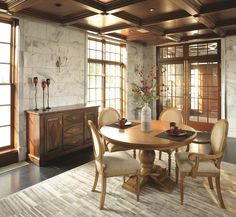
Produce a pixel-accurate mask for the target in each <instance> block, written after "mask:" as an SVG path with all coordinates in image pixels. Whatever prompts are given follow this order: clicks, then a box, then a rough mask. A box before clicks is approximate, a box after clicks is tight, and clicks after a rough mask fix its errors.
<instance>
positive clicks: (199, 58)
mask: <svg viewBox="0 0 236 217" xmlns="http://www.w3.org/2000/svg"><path fill="white" fill-rule="evenodd" d="M204 43H207V44H210V43H217V49H216V51H217V52H215V54H212V53H211V51H210V52H209V51H208V50H207V51H204V52H205V55H202V54H201V55H198V51H197V55H196V56H191V55H190V54H189V47H190V46H191V45H196V44H197V45H198V44H204ZM177 46H183V56H182V57H175V56H174V57H173V56H172V55H169V57H168V58H162V56H163V48H166V47H177ZM207 49H209V48H207ZM173 50H174V49H173ZM209 53H210V54H209ZM203 62H208V63H210V64H211V63H212V62H217V63H218V96H219V100H218V116H217V118H218V119H220V117H221V104H220V103H221V100H220V95H221V94H220V92H221V85H220V84H221V73H220V63H221V41H220V40H209V41H201V42H191V43H184V44H174V45H165V46H159V47H157V62H156V64H157V66H158V67H159V66H161V65H164V64H180V63H183V65H184V68H185V67H187V70H188V68H189V67H190V65H191V64H192V63H198V64H199V63H200V64H201V63H203ZM159 68H160V69H161V67H159ZM159 76H160V71H159V70H158V72H157V77H159ZM189 76H190V75H188V74H186V76H185V78H184V82H185V84H187V83H189V82H190V79H189ZM159 86H161V84H159ZM187 86H189V88H190V83H189V84H188V85H187ZM189 88H187V89H186V88H185V89H184V91H185V94H186V93H189V91H190V89H189ZM160 91H162V90H161V89H159V88H158V89H157V92H158V93H159V94H160ZM156 108H157V115H158V114H160V112H161V108H160V106H159V102H157V106H156ZM189 109H190V108H189V107H185V108H184V110H183V111H182V112H183V114H184V115H185V117H186V120H188V118H189V116H188V113H189ZM194 127H196V128H198V127H199V128H200V125H199V126H194ZM210 129H211V126H210V125H209V126H208V125H207V126H206V130H210Z"/></svg>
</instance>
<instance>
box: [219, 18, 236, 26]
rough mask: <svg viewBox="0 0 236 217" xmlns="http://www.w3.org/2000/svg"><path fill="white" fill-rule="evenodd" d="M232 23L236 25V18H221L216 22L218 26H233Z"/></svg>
mask: <svg viewBox="0 0 236 217" xmlns="http://www.w3.org/2000/svg"><path fill="white" fill-rule="evenodd" d="M231 25H236V18H233V19H227V20H219V21H217V22H216V26H217V27H221V26H231Z"/></svg>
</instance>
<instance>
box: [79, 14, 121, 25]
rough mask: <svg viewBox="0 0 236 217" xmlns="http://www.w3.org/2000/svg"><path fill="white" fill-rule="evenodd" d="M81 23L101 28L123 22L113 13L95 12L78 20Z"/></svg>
mask: <svg viewBox="0 0 236 217" xmlns="http://www.w3.org/2000/svg"><path fill="white" fill-rule="evenodd" d="M80 22H81V23H85V24H88V25H91V26H96V27H98V28H103V27H106V26H112V25H117V24H121V23H123V22H122V20H121V19H120V18H118V17H115V16H113V15H102V14H97V15H94V16H91V17H87V18H84V19H81V20H80Z"/></svg>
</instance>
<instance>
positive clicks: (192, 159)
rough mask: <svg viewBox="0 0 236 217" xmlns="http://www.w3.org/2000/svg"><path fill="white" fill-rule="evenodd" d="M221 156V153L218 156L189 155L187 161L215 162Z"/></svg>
mask: <svg viewBox="0 0 236 217" xmlns="http://www.w3.org/2000/svg"><path fill="white" fill-rule="evenodd" d="M222 156H223V153H222V152H220V153H218V154H200V153H190V154H189V156H188V159H189V160H191V161H194V160H196V158H198V160H217V159H219V158H221V157H222Z"/></svg>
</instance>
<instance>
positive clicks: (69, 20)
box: [61, 10, 97, 25]
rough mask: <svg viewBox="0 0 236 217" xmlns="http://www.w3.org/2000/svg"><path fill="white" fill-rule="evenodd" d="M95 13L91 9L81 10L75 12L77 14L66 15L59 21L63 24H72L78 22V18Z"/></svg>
mask: <svg viewBox="0 0 236 217" xmlns="http://www.w3.org/2000/svg"><path fill="white" fill-rule="evenodd" d="M96 14H97V13H95V12H93V11H88V10H86V11H83V12H81V13H79V14H78V13H77V14H73V15H68V16H65V17H63V18H62V21H61V23H62V24H64V25H72V24H75V23H78V22H79V20H81V19H83V18H86V17H90V16H93V15H96Z"/></svg>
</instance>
